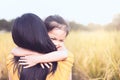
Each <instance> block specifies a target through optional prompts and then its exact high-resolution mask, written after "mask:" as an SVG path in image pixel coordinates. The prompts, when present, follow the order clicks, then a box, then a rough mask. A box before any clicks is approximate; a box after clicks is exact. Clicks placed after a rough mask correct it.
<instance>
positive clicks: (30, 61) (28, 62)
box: [19, 55, 52, 69]
mask: <svg viewBox="0 0 120 80" xmlns="http://www.w3.org/2000/svg"><path fill="white" fill-rule="evenodd" d="M38 58H39V57H38V55H29V56H25V57H20V60H19V65H24V68H29V67H32V66H35V65H36V64H38V63H40V62H38ZM40 65H41V67H42V68H43V69H44V68H45V67H47V68H50V66H52V63H40Z"/></svg>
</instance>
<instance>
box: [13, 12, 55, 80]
mask: <svg viewBox="0 0 120 80" xmlns="http://www.w3.org/2000/svg"><path fill="white" fill-rule="evenodd" d="M12 37H13V41H14V42H15V44H16V45H17V46H19V47H22V48H26V49H30V50H33V51H37V52H40V53H44V54H45V53H48V52H51V51H55V50H57V49H56V47H55V45H54V44H53V43H52V41H51V40H50V38H49V36H48V32H47V30H46V27H45V24H44V22H43V21H42V20H41V19H40V18H39V17H38V16H37V15H35V14H32V13H27V14H24V15H22V16H21V17H18V18H16V19H15V21H14V24H13V28H12ZM14 60H15V66H16V67H15V68H18V72H19V74H20V80H45V78H46V76H47V74H48V73H49V69H48V68H45V69H42V68H41V66H40V65H39V64H37V65H36V66H34V67H31V68H23V67H22V70H21V68H20V66H18V60H19V57H16V56H15V57H14ZM56 67H57V63H56V62H54V63H53V66H52V70H51V71H52V72H54V71H55V70H56ZM33 75H34V76H33Z"/></svg>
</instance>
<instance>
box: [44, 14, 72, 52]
mask: <svg viewBox="0 0 120 80" xmlns="http://www.w3.org/2000/svg"><path fill="white" fill-rule="evenodd" d="M44 22H45V25H46V27H47V30H48V35H49V37H50V38H51V40H52V42H53V43H54V44H55V46H56V48H57V50H60V49H61V47H62V46H63V44H64V40H65V38H66V36H67V35H68V33H69V30H70V28H69V26H68V24H67V23H66V21H65V20H64V19H63V18H62V17H61V16H58V15H51V16H48V17H47V18H46V19H45V21H44Z"/></svg>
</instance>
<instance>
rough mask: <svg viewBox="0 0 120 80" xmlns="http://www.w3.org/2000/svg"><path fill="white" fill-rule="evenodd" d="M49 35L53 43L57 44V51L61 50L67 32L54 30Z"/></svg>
mask: <svg viewBox="0 0 120 80" xmlns="http://www.w3.org/2000/svg"><path fill="white" fill-rule="evenodd" d="M48 35H49V37H50V38H51V40H52V42H53V43H54V44H55V46H56V48H57V50H61V48H62V46H63V45H64V40H65V38H66V32H65V31H64V30H61V29H58V28H54V29H53V30H51V31H49V32H48Z"/></svg>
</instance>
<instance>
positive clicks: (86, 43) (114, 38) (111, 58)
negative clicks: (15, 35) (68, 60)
mask: <svg viewBox="0 0 120 80" xmlns="http://www.w3.org/2000/svg"><path fill="white" fill-rule="evenodd" d="M119 35H120V32H115V31H114V32H106V31H97V32H71V33H70V34H69V36H68V37H67V39H66V41H65V44H66V46H67V48H68V49H69V50H70V51H71V52H72V53H73V54H74V55H75V62H74V67H73V78H74V79H73V80H80V78H81V77H86V76H88V77H89V78H90V80H120V76H119V73H120V69H119V66H120V54H119V53H120V37H119ZM13 47H14V43H13V42H12V38H11V34H10V33H0V70H1V71H3V73H2V75H3V76H2V77H4V78H6V77H7V70H6V66H5V62H6V56H7V55H8V54H9V53H10V51H11V49H12V48H13ZM80 74H81V75H83V74H84V76H81V75H80ZM0 75H1V73H0ZM84 80H85V79H84Z"/></svg>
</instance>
